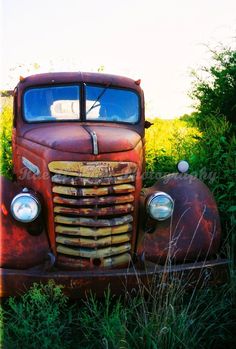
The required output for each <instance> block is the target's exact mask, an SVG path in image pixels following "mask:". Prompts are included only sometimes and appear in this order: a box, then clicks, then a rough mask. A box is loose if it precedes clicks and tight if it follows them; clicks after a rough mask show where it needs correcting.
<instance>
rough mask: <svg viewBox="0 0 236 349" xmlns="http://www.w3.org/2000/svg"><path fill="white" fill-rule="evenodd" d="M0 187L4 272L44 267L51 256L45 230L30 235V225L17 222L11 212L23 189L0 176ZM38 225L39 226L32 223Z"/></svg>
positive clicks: (1, 260) (1, 258) (1, 263)
mask: <svg viewBox="0 0 236 349" xmlns="http://www.w3.org/2000/svg"><path fill="white" fill-rule="evenodd" d="M0 180H1V182H0V184H1V214H0V232H1V257H0V266H1V267H2V268H14V269H26V268H30V267H33V266H35V265H38V264H41V263H43V262H44V261H45V260H47V259H48V253H49V252H50V249H49V243H48V238H47V235H46V232H45V230H44V228H43V229H42V231H41V232H40V234H37V235H32V234H30V233H29V224H25V223H21V222H18V221H16V220H15V219H14V218H13V217H12V214H11V212H10V205H11V201H12V199H13V198H14V196H15V195H17V194H19V193H20V192H21V191H22V189H23V188H22V187H21V186H19V185H18V184H17V183H14V182H11V181H10V180H8V179H6V178H5V177H3V176H0ZM34 223H35V224H38V222H33V223H30V225H31V227H32V224H34Z"/></svg>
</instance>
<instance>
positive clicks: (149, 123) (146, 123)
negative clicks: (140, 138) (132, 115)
mask: <svg viewBox="0 0 236 349" xmlns="http://www.w3.org/2000/svg"><path fill="white" fill-rule="evenodd" d="M152 125H153V123H152V122H150V121H147V120H145V122H144V128H149V127H151V126H152Z"/></svg>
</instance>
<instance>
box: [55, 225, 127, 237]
mask: <svg viewBox="0 0 236 349" xmlns="http://www.w3.org/2000/svg"><path fill="white" fill-rule="evenodd" d="M131 230H132V225H131V224H123V225H118V226H115V227H105V228H97V229H96V228H87V227H70V226H63V225H56V232H57V233H59V234H65V235H80V236H89V237H92V236H93V237H100V236H106V235H114V234H122V233H127V232H129V231H131Z"/></svg>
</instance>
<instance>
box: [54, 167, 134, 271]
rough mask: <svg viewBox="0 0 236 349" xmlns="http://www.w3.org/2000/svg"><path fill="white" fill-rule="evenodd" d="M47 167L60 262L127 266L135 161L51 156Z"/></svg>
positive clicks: (78, 265)
mask: <svg viewBox="0 0 236 349" xmlns="http://www.w3.org/2000/svg"><path fill="white" fill-rule="evenodd" d="M48 167H49V170H50V172H51V181H52V192H53V203H54V222H55V234H56V249H57V255H58V256H57V261H58V264H59V265H60V266H64V267H68V268H73V269H83V268H95V267H108V268H111V267H118V266H124V265H127V264H128V263H129V261H130V259H131V256H130V250H131V238H132V230H133V213H134V193H135V179H136V171H137V165H136V164H135V163H132V162H96V161H95V162H71V161H53V162H51V163H50V164H49V165H48Z"/></svg>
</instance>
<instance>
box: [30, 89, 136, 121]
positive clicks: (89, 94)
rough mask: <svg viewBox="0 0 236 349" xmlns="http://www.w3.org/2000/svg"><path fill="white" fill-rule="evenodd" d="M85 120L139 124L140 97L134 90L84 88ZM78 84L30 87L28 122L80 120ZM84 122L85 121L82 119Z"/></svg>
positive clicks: (79, 90)
mask: <svg viewBox="0 0 236 349" xmlns="http://www.w3.org/2000/svg"><path fill="white" fill-rule="evenodd" d="M84 88H85V94H83V95H85V96H86V97H85V98H86V100H85V103H82V104H81V105H85V111H84V113H83V115H85V119H86V120H88V121H98V122H99V121H102V122H104V121H105V122H106V121H107V122H125V123H136V122H137V121H138V120H139V113H140V111H139V97H138V94H136V93H135V92H134V91H131V90H125V89H118V88H110V87H109V86H105V87H98V86H92V85H89V86H84ZM80 96H81V88H80V86H78V85H71V86H68V85H66V86H53V87H37V88H30V89H28V90H27V91H26V92H25V94H24V99H23V109H24V118H25V120H26V121H28V122H44V121H67V120H81V110H80V98H81V97H80ZM83 120H84V119H83Z"/></svg>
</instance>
